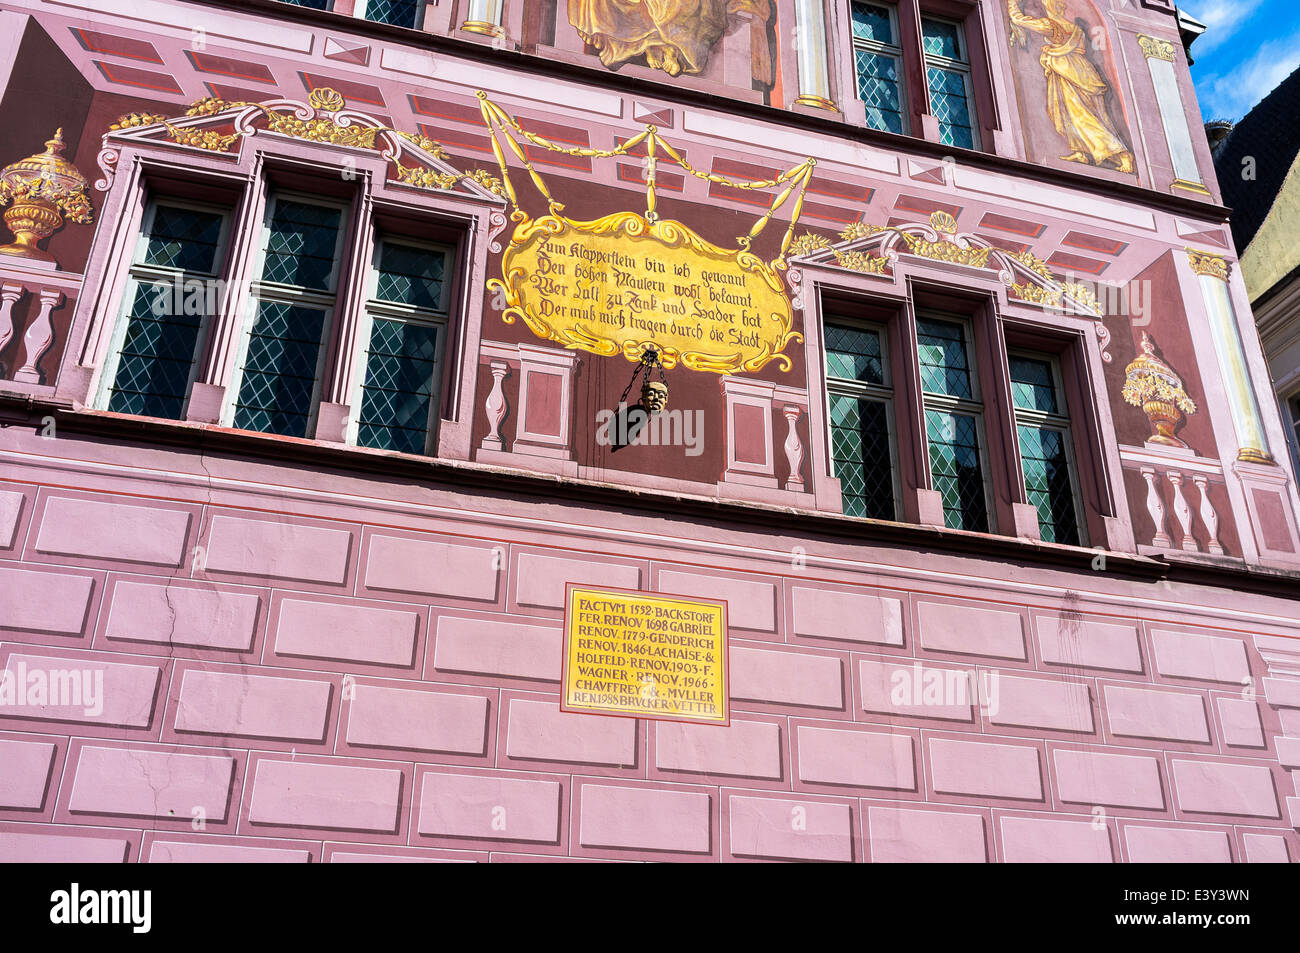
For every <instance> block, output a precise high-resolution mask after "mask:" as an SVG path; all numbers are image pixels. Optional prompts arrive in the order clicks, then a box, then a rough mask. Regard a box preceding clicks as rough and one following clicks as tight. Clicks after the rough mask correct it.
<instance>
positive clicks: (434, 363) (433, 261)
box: [352, 239, 450, 453]
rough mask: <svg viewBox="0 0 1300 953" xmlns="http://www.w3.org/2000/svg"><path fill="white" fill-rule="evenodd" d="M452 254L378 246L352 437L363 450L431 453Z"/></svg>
mask: <svg viewBox="0 0 1300 953" xmlns="http://www.w3.org/2000/svg"><path fill="white" fill-rule="evenodd" d="M449 264H450V251H449V250H448V249H446V248H443V247H440V246H426V245H420V244H417V243H414V242H408V241H403V240H400V239H381V240H380V241H379V242H378V243H377V248H376V251H375V262H374V266H373V269H372V274H371V285H370V288H371V291H370V299H369V301H368V302H367V305H366V321H367V324H368V328H367V329H363V332H364V333H363V335H362V339H363V343H362V347H363V353H362V360H361V365H362V367H363V370H362V379H361V381H360V388H359V393H358V396H357V398H355V399H354V406H356V407H357V408H358V413H357V423H356V426H355V428H354V432H353V434H352V438H353V440H354V441H355V442H356V443H357V445H358V446H362V447H375V448H377V449H381V450H397V451H400V452H402V453H425V452H427V451H428V450H429V449H430V441H431V437H432V433H433V423H434V420H435V412H436V410H437V404H438V384H439V377H440V375H439V363H440V360H439V357H440V354H441V349H442V337H443V334H444V333H445V331H446V318H447V301H448V298H449V294H448V292H449V288H448V285H447V281H448V266H449Z"/></svg>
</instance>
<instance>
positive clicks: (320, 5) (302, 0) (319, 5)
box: [284, 0, 333, 10]
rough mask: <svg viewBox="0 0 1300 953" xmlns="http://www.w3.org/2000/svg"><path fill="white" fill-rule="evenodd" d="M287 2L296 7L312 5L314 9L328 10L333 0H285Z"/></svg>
mask: <svg viewBox="0 0 1300 953" xmlns="http://www.w3.org/2000/svg"><path fill="white" fill-rule="evenodd" d="M284 2H285V3H292V4H293V5H294V6H295V7H310V8H311V9H313V10H328V9H329V8H330V5H331V4H332V3H333V0H284Z"/></svg>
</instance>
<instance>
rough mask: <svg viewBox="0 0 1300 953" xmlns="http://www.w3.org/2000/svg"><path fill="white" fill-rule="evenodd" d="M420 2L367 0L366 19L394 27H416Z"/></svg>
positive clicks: (412, 0)
mask: <svg viewBox="0 0 1300 953" xmlns="http://www.w3.org/2000/svg"><path fill="white" fill-rule="evenodd" d="M419 12H420V0H366V19H367V20H374V21H375V22H376V23H391V24H392V25H393V26H409V27H414V26H416V22H415V19H416V16H417V15H418V14H419Z"/></svg>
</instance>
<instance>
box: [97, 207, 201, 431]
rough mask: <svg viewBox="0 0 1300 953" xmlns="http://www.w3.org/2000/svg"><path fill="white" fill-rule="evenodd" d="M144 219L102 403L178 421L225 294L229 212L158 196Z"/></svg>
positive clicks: (126, 410)
mask: <svg viewBox="0 0 1300 953" xmlns="http://www.w3.org/2000/svg"><path fill="white" fill-rule="evenodd" d="M144 221H145V224H144V228H143V232H142V235H141V237H140V241H139V244H138V245H137V249H136V256H135V263H134V264H133V265H132V266H131V270H130V279H129V281H128V282H127V288H126V293H125V295H124V310H125V312H126V313H125V314H124V315H123V317H122V319H121V321H120V322H119V325H118V329H117V333H116V335H115V338H114V341H113V345H112V347H111V350H110V356H109V362H108V366H107V367H106V368H105V374H104V380H105V381H106V382H108V383H107V387H106V389H105V390H104V392H103V393H104V396H103V397H102V398H101V404H100V406H103V407H106V408H107V409H108V410H111V411H115V412H117V413H123V414H140V415H143V416H148V417H166V418H170V419H172V420H179V419H181V418H182V417H183V416H184V414H185V402H186V399H187V398H188V396H189V391H190V385H191V384H192V383H193V380H194V376H195V372H196V362H197V360H198V354H199V350H200V347H201V345H202V343H203V339H204V336H205V334H206V333H207V330H208V328H209V327H210V325H211V323H212V321H213V320H215V318H216V315H215V312H216V311H217V310H219V308H220V306H221V302H222V298H223V296H222V294H221V290H222V285H221V283H220V282H219V281H217V280H216V277H217V273H218V271H219V269H220V268H221V259H222V253H223V250H224V245H225V235H226V221H227V213H226V212H225V211H223V210H219V209H207V208H200V207H191V206H187V205H180V204H173V203H170V202H166V201H156V202H154V203H153V204H151V205H150V206H149V208H148V209H147V210H146V213H145V219H144Z"/></svg>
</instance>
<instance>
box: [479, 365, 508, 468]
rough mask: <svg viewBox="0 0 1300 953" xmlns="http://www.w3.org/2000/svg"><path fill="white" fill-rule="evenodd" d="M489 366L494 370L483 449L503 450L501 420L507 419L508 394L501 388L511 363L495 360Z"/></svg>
mask: <svg viewBox="0 0 1300 953" xmlns="http://www.w3.org/2000/svg"><path fill="white" fill-rule="evenodd" d="M488 367H489V368H490V369H491V371H492V393H490V394H488V398H487V403H486V404H485V405H484V409H486V410H487V418H488V435H487V436H486V437H484V438H483V443H482V445H481V449H483V450H502V449H504V448H505V445H504V444H503V443H502V442H501V421H503V420H505V419H506V395H505V393H504V392H503V391H502V389H501V384H502V382H503V381H504V380H505V379H506V375H507V374H509V373H510V365H509V364H507V363H506V362H505V361H493V362H492V363H491V364H489V365H488Z"/></svg>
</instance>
